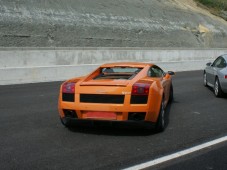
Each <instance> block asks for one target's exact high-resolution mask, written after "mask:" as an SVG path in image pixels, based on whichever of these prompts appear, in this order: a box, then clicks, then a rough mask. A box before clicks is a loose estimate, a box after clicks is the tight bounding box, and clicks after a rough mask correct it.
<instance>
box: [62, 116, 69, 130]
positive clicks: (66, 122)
mask: <svg viewBox="0 0 227 170" xmlns="http://www.w3.org/2000/svg"><path fill="white" fill-rule="evenodd" d="M60 120H61V123H62V124H63V125H64V126H65V127H67V128H69V127H71V125H70V121H68V120H67V119H66V118H61V117H60Z"/></svg>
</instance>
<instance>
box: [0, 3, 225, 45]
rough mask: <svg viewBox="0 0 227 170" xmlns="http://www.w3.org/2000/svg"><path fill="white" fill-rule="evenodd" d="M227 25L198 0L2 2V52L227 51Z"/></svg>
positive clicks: (0, 23) (0, 28)
mask: <svg viewBox="0 0 227 170" xmlns="http://www.w3.org/2000/svg"><path fill="white" fill-rule="evenodd" d="M226 42H227V23H226V21H225V20H223V19H221V18H219V17H216V16H214V15H212V14H211V13H209V11H207V10H205V9H202V8H200V7H198V6H197V5H196V3H195V2H194V1H193V0H152V1H150V0H115V1H112V0H86V2H85V1H84V0H64V1H61V0H45V1H43V0H38V1H37V0H30V1H25V0H22V1H19V0H16V1H11V0H10V1H9V0H1V1H0V47H163V48H165V47H167V48H168V47H174V48H175V47H176V48H179V47H180V48H226V47H227V43H226Z"/></svg>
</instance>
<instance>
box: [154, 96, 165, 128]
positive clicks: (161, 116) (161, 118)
mask: <svg viewBox="0 0 227 170" xmlns="http://www.w3.org/2000/svg"><path fill="white" fill-rule="evenodd" d="M165 127H166V120H165V108H164V97H163V99H162V103H161V107H160V112H159V116H158V121H157V123H156V126H155V131H156V132H163V131H164V130H165Z"/></svg>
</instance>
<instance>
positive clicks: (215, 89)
mask: <svg viewBox="0 0 227 170" xmlns="http://www.w3.org/2000/svg"><path fill="white" fill-rule="evenodd" d="M214 93H215V96H218V93H219V84H218V80H217V79H216V80H215V84H214Z"/></svg>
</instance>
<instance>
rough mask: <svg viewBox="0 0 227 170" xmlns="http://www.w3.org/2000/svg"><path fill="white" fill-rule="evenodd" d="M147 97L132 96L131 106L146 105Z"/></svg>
mask: <svg viewBox="0 0 227 170" xmlns="http://www.w3.org/2000/svg"><path fill="white" fill-rule="evenodd" d="M147 99H148V96H147V95H132V96H131V101H130V103H131V104H146V103H147Z"/></svg>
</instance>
